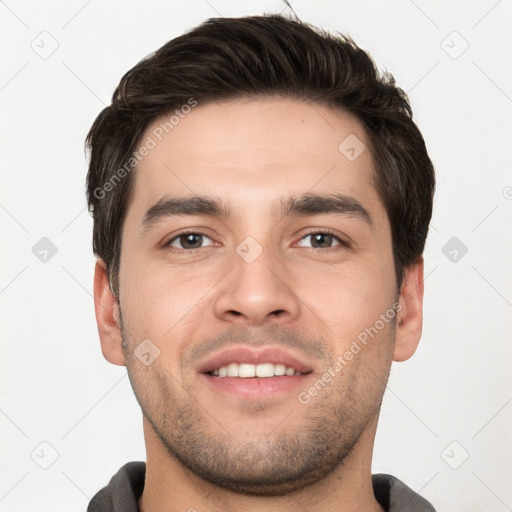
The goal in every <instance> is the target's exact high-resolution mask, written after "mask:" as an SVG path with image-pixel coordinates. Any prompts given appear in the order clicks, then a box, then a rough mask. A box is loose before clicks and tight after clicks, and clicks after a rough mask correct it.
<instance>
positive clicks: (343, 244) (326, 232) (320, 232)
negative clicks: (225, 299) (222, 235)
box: [164, 229, 350, 251]
mask: <svg viewBox="0 0 512 512" xmlns="http://www.w3.org/2000/svg"><path fill="white" fill-rule="evenodd" d="M186 235H201V236H205V237H207V238H210V240H211V237H210V236H209V235H208V233H205V232H204V231H200V230H197V229H196V230H189V231H182V232H180V233H178V234H177V235H175V236H174V237H172V238H171V239H170V240H169V241H168V242H166V243H165V245H164V247H165V248H169V249H171V250H173V249H174V250H177V251H195V250H197V249H178V248H176V247H171V244H172V243H173V242H174V241H175V240H177V239H178V238H180V237H182V236H186ZM311 235H331V236H332V237H333V238H335V239H336V240H337V241H338V242H339V246H341V247H344V248H350V244H349V243H348V242H346V241H345V240H343V239H342V238H340V237H339V236H338V235H337V234H336V233H335V232H334V231H331V230H330V229H322V230H316V231H309V232H308V233H305V234H304V235H303V236H302V237H301V238H300V240H302V239H304V238H306V237H308V236H311ZM335 247H338V246H334V247H325V248H317V247H306V249H316V250H317V251H328V250H330V249H334V248H335ZM199 249H203V247H199Z"/></svg>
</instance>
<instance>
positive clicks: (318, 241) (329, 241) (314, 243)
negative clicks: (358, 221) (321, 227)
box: [299, 232, 342, 249]
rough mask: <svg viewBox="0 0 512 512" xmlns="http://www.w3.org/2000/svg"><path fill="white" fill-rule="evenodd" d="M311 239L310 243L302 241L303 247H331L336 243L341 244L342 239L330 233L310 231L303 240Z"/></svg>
mask: <svg viewBox="0 0 512 512" xmlns="http://www.w3.org/2000/svg"><path fill="white" fill-rule="evenodd" d="M307 239H310V242H309V244H307V243H306V244H303V243H300V244H299V245H300V246H301V247H312V248H313V249H329V248H330V247H334V246H336V245H341V244H342V242H341V240H340V239H339V238H338V237H337V236H334V235H332V234H330V233H323V232H318V233H310V234H309V235H306V236H305V237H303V238H302V239H301V242H303V241H304V240H307Z"/></svg>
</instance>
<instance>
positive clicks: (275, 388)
mask: <svg viewBox="0 0 512 512" xmlns="http://www.w3.org/2000/svg"><path fill="white" fill-rule="evenodd" d="M198 371H199V373H200V374H201V375H202V378H203V380H204V381H206V383H207V384H208V385H209V386H210V387H212V388H213V389H214V390H215V391H220V392H224V393H229V394H235V395H238V396H241V397H243V398H246V399H251V398H255V399H262V398H265V397H270V396H275V395H278V394H282V393H285V392H289V391H291V390H293V389H294V388H296V387H297V386H299V385H301V384H303V383H304V379H305V378H306V377H307V376H309V375H310V374H312V373H313V367H312V365H311V364H309V363H307V362H305V361H301V360H300V359H299V358H298V357H296V356H294V355H292V354H290V353H289V352H287V351H284V350H283V349H280V348H278V347H274V348H271V347H265V348H264V349H261V348H260V349H254V348H249V347H240V348H232V349H228V350H225V351H223V352H221V353H220V354H217V355H215V356H213V357H211V358H210V359H209V360H208V361H206V362H205V363H204V364H202V365H200V366H199V369H198Z"/></svg>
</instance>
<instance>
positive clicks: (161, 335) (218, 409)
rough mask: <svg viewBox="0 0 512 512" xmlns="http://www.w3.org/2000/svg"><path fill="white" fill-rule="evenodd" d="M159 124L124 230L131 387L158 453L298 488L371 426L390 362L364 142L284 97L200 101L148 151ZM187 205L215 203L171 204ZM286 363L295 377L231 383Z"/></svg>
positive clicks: (383, 251) (377, 210) (345, 118)
mask: <svg viewBox="0 0 512 512" xmlns="http://www.w3.org/2000/svg"><path fill="white" fill-rule="evenodd" d="M167 119H168V116H166V118H165V119H163V118H162V119H158V120H157V121H155V122H154V123H153V124H152V125H151V126H149V127H148V129H147V130H146V133H145V135H144V136H143V138H142V143H144V142H145V141H146V140H147V136H148V135H149V136H151V137H152V138H153V139H154V140H155V141H156V142H157V145H156V147H154V148H153V149H151V150H150V151H149V154H148V155H147V156H146V157H145V158H144V159H143V160H142V162H141V163H140V164H139V166H138V168H137V171H136V175H135V183H134V190H133V195H132V197H131V198H130V202H129V206H128V209H127V213H126V218H125V223H124V228H123V236H122V253H121V265H120V280H119V282H120V311H121V315H122V327H123V336H124V341H125V351H124V356H125V363H126V365H127V368H128V372H129V376H130V380H131V383H132V386H133V388H134V391H135V394H136V396H137V398H138V400H139V403H140V405H141V407H142V410H143V413H144V415H145V417H146V419H147V420H148V422H149V423H148V424H150V425H151V428H152V429H154V432H155V434H156V435H155V436H154V437H155V438H156V439H158V442H159V443H161V446H162V452H165V454H166V455H167V454H169V455H170V456H171V457H173V458H176V459H178V460H179V461H181V462H182V463H183V464H184V465H185V466H186V467H188V468H189V469H190V470H192V471H193V472H194V473H196V474H198V475H199V476H201V477H203V478H205V479H207V480H209V481H211V482H213V483H216V484H218V485H222V486H224V487H226V488H229V489H232V490H236V491H240V492H247V493H254V494H269V495H270V494H280V493H283V492H286V491H290V490H293V489H297V488H300V487H302V486H304V485H306V484H308V483H311V482H314V481H317V480H319V479H321V478H323V477H325V476H326V475H327V474H328V473H330V472H331V471H332V470H333V469H334V468H335V467H337V466H338V465H339V464H340V463H341V462H342V461H343V460H344V458H345V457H346V456H347V454H349V453H350V451H351V448H352V447H353V446H354V444H355V443H356V442H357V441H358V439H359V437H360V436H361V434H362V433H363V432H364V431H365V429H371V428H372V427H374V425H375V423H376V418H377V416H378V410H379V406H380V402H381V398H382V395H383V392H384V388H385V383H386V380H387V376H388V372H389V367H390V363H391V360H392V357H393V342H394V335H395V319H393V320H389V318H391V316H390V315H389V311H390V310H391V309H392V307H393V304H395V302H396V300H397V296H396V290H395V271H394V265H393V254H392V244H391V231H390V225H389V220H388V218H387V215H386V212H385V209H384V206H383V204H382V203H381V200H380V199H379V197H378V194H377V191H376V188H375V185H374V181H373V180H374V168H373V163H372V159H371V155H370V148H369V142H368V137H367V135H366V133H365V131H364V130H363V128H362V126H361V125H360V123H359V122H357V121H356V120H355V119H354V118H353V117H352V116H350V115H348V114H346V113H343V112H341V111H335V110H333V109H330V108H327V107H323V106H319V105H311V104H307V103H305V102H302V101H299V100H291V99H286V100H285V99H279V98H266V99H252V100H240V101H238V100H237V101H235V100H233V101H227V102H224V103H215V104H208V105H204V106H201V105H199V106H197V107H195V108H194V109H192V111H191V112H190V113H189V114H188V115H187V116H186V117H185V118H184V119H181V120H180V122H179V124H177V125H176V126H174V128H173V129H172V131H170V133H169V134H168V135H166V136H165V137H163V138H162V140H161V141H158V139H157V138H156V137H155V135H154V133H155V132H154V130H155V128H157V127H158V125H159V124H160V123H161V122H165V120H167ZM156 133H160V132H159V131H157V132H156ZM354 136H356V137H357V138H358V139H359V142H357V139H355V138H354ZM347 137H350V138H349V139H347V142H346V143H345V145H342V146H341V150H340V149H339V146H340V143H341V142H342V141H344V140H345V139H346V138H347ZM354 141H356V143H357V144H356V143H355V142H354ZM361 141H362V142H363V143H364V144H365V145H366V149H365V150H363V151H362V153H361V154H360V155H359V156H358V157H357V158H355V159H354V158H353V157H354V155H355V156H357V153H358V152H359V151H360V150H361V149H362V147H363V146H362V145H361ZM347 144H348V147H346V146H347ZM354 144H356V145H354ZM351 147H354V151H352V150H351ZM349 157H350V158H349ZM193 196H201V197H202V198H205V199H207V200H209V201H212V202H213V205H212V204H210V203H208V201H196V202H195V203H192V202H189V203H187V205H188V208H189V209H188V210H187V209H185V210H183V203H181V206H180V204H177V203H172V200H179V199H184V198H190V197H193ZM312 196H319V197H317V198H316V199H313V198H312ZM327 199H330V200H331V201H330V202H329V201H327ZM333 199H336V200H337V202H336V201H333ZM187 205H185V206H187ZM192 205H195V206H194V207H193V208H192ZM213 206H218V207H219V208H218V209H219V210H220V211H219V212H215V213H216V214H215V215H213V214H212V212H214V210H216V209H217V208H214V207H213ZM224 210H226V211H224ZM386 312H388V316H387V317H386V318H388V320H387V321H385V322H383V321H382V320H381V321H380V322H377V321H378V320H379V318H382V317H381V315H383V314H386ZM376 325H377V327H379V328H376ZM372 327H373V329H374V330H371V332H372V333H373V336H367V343H366V344H363V343H361V342H360V341H359V342H358V345H359V346H360V350H359V351H358V352H357V353H355V352H356V350H357V349H353V351H352V352H353V357H352V358H350V359H349V360H348V357H346V356H344V354H345V353H346V352H347V351H350V349H351V347H354V345H353V342H354V340H358V335H360V334H361V333H362V332H367V333H368V331H365V329H370V328H372ZM375 331H378V332H377V333H376V334H375ZM359 339H360V340H361V339H362V338H361V336H360V338H359ZM143 340H150V342H147V341H146V342H145V345H142V347H143V348H144V350H141V349H139V350H137V347H138V346H139V345H140V344H141V342H143ZM155 347H157V349H158V350H159V355H158V357H156V359H154V360H153V358H154V357H155V356H156V355H157V354H158V350H157V349H156V348H155ZM134 351H135V352H134ZM141 351H142V352H143V354H142V355H141V353H140V352H141ZM137 354H138V355H139V357H136V355H137ZM338 356H340V358H339V359H338ZM337 360H338V361H345V362H344V363H342V368H341V369H339V366H335V362H336V361H337ZM150 361H152V362H151V364H147V363H148V362H150ZM145 363H146V364H145ZM232 363H239V364H241V363H244V366H238V365H236V364H232ZM251 363H252V364H254V366H251ZM270 363H271V364H270ZM258 365H262V366H259V367H258ZM283 366H284V367H285V368H287V369H288V373H291V371H292V370H290V368H293V371H295V373H297V371H299V372H301V373H300V375H293V376H292V375H286V374H285V375H276V376H273V377H251V378H244V377H242V376H239V377H235V376H229V375H234V373H232V372H235V371H236V370H239V371H240V372H241V373H242V374H244V373H243V372H245V371H247V372H249V373H248V374H250V372H251V371H253V368H254V369H255V370H257V371H258V372H260V373H261V372H263V373H262V374H265V372H269V373H270V374H275V373H278V374H279V373H282V372H283ZM223 368H225V369H223ZM329 368H330V369H331V371H330V373H329ZM225 372H229V375H228V376H221V375H224V374H225ZM217 373H220V374H221V375H219V376H217V375H216V374H217ZM326 373H329V374H330V376H331V378H330V379H329V377H325V375H326ZM322 377H324V380H323V381H322ZM319 379H320V381H322V382H324V384H325V385H324V386H321V385H319V384H318V382H317V381H318V380H319ZM325 381H328V382H327V383H325ZM315 383H317V386H316V388H315V389H316V393H315V391H311V388H312V387H313V388H314V387H315ZM345 462H346V460H345Z"/></svg>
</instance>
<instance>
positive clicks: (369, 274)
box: [295, 260, 395, 353]
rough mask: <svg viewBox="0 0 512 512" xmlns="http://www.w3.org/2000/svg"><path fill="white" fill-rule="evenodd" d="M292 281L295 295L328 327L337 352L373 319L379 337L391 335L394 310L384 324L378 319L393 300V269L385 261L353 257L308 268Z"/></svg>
mask: <svg viewBox="0 0 512 512" xmlns="http://www.w3.org/2000/svg"><path fill="white" fill-rule="evenodd" d="M295 282H296V289H297V295H298V296H299V297H304V303H305V304H306V305H307V306H308V308H310V309H311V310H312V311H313V312H314V313H315V315H316V316H317V317H318V318H319V319H320V320H321V323H322V324H324V325H325V326H327V327H328V328H329V330H327V331H326V332H327V335H328V336H330V337H333V338H334V340H335V343H336V350H337V352H338V353H339V352H341V351H344V350H346V348H347V347H348V346H350V343H351V342H352V341H353V340H354V339H356V338H357V336H358V335H359V334H360V333H364V332H366V329H370V328H372V326H374V325H375V323H376V322H378V324H377V327H378V331H379V333H378V336H379V337H387V338H389V337H390V332H392V325H393V324H392V322H391V320H392V318H393V316H394V311H391V312H390V313H389V314H388V317H387V318H386V320H387V322H384V325H382V321H379V319H380V318H381V315H382V314H386V312H387V311H389V310H390V308H392V305H393V303H394V300H395V294H394V272H393V268H391V269H390V268H389V266H388V264H387V263H386V262H385V261H378V260H373V261H372V260H369V261H365V262H361V261H355V260H354V261H352V262H347V264H345V265H343V266H339V267H336V266H324V267H323V269H322V271H318V269H316V270H312V269H309V271H306V272H303V273H302V274H301V275H300V276H299V277H297V279H296V281H295ZM390 316H391V320H390V318H389V317H390ZM372 332H374V331H373V330H372ZM362 338H364V335H363V336H362Z"/></svg>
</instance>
